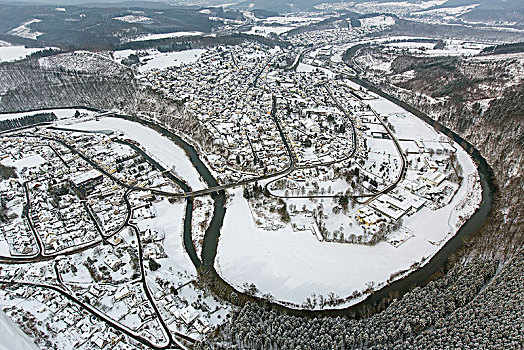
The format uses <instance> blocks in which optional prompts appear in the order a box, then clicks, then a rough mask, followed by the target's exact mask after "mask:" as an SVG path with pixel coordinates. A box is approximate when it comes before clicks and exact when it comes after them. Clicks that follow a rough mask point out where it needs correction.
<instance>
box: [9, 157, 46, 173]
mask: <svg viewBox="0 0 524 350" xmlns="http://www.w3.org/2000/svg"><path fill="white" fill-rule="evenodd" d="M45 162H46V160H45V159H44V158H42V156H40V155H39V154H32V155H30V156H27V157H23V158H21V159H17V160H15V161H13V160H11V159H8V160H3V161H2V162H1V163H2V164H4V165H6V166H14V167H15V168H16V170H17V172H19V173H20V171H21V170H22V169H23V168H33V167H38V166H39V165H40V164H44V163H45Z"/></svg>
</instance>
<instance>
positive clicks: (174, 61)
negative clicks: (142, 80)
mask: <svg viewBox="0 0 524 350" xmlns="http://www.w3.org/2000/svg"><path fill="white" fill-rule="evenodd" d="M205 51H206V50H204V49H193V50H185V51H179V52H168V53H160V52H158V53H155V54H154V55H153V56H151V57H152V58H151V59H149V60H147V62H146V64H144V65H143V66H140V67H139V68H138V71H139V72H141V73H143V72H145V71H148V70H152V69H159V70H162V69H166V68H168V67H179V66H181V65H182V64H184V63H191V62H195V61H196V60H198V58H199V57H200V56H201V55H202V54H203V53H204V52H205ZM144 61H145V59H144Z"/></svg>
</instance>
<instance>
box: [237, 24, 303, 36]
mask: <svg viewBox="0 0 524 350" xmlns="http://www.w3.org/2000/svg"><path fill="white" fill-rule="evenodd" d="M293 28H294V27H286V26H275V27H270V26H253V28H251V30H249V31H247V32H246V34H253V35H264V36H268V35H269V34H271V33H275V34H277V35H279V34H282V33H285V32H289V31H290V30H291V29H293Z"/></svg>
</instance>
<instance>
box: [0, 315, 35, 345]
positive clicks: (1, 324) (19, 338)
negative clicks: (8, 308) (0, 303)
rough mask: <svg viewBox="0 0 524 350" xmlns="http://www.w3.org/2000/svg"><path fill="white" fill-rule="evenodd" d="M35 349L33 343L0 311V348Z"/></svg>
mask: <svg viewBox="0 0 524 350" xmlns="http://www.w3.org/2000/svg"><path fill="white" fill-rule="evenodd" d="M14 349H24V350H37V349H38V347H37V346H36V345H35V343H34V342H33V341H32V340H31V339H30V338H29V337H28V336H27V335H26V334H25V333H24V332H22V330H21V329H20V328H19V327H18V325H17V324H16V323H14V322H13V321H12V320H11V319H10V318H9V317H8V316H7V315H6V314H5V313H4V312H3V311H0V350H14Z"/></svg>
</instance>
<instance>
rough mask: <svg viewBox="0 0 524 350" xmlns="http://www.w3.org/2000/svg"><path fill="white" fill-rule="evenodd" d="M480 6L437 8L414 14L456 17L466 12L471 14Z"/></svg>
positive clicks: (414, 13)
mask: <svg viewBox="0 0 524 350" xmlns="http://www.w3.org/2000/svg"><path fill="white" fill-rule="evenodd" d="M479 5H480V4H471V5H466V6H457V7H442V8H437V9H431V10H424V11H418V12H413V15H429V14H432V15H455V16H456V15H462V14H464V13H466V12H469V11H471V10H473V9H474V8H475V7H477V6H479Z"/></svg>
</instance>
